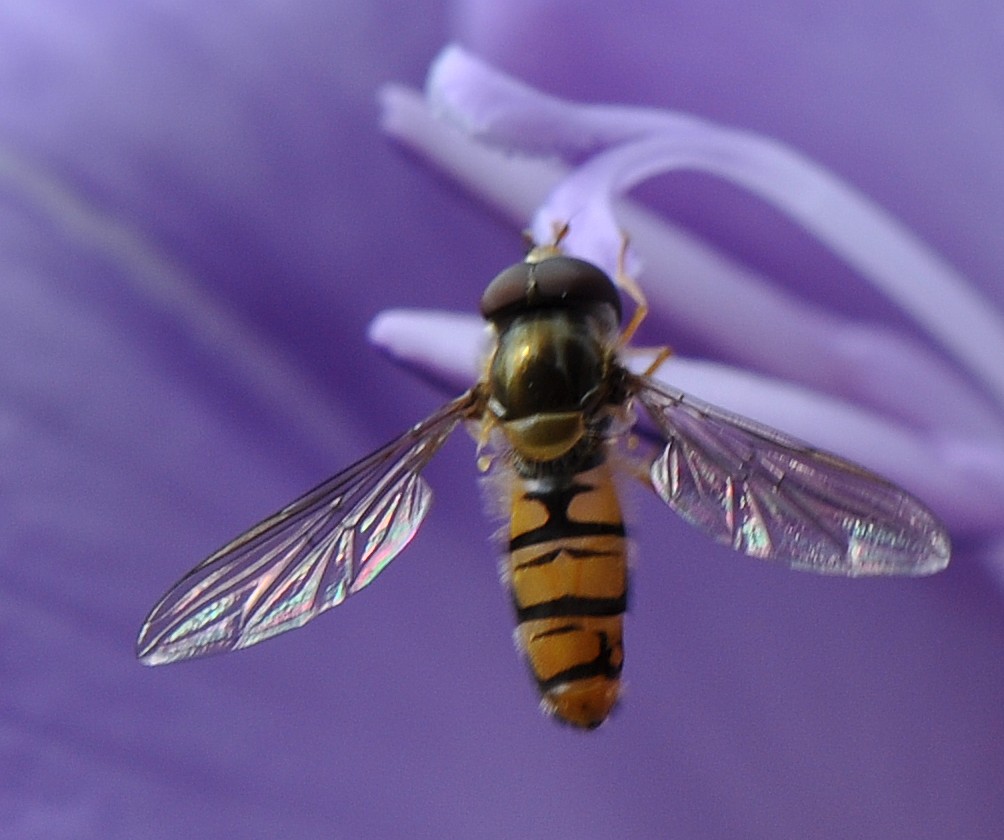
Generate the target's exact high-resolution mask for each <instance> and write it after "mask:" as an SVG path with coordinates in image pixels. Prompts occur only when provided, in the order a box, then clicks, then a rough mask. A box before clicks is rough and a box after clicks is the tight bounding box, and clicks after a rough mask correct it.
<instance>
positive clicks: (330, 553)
mask: <svg viewBox="0 0 1004 840" xmlns="http://www.w3.org/2000/svg"><path fill="white" fill-rule="evenodd" d="M478 399H479V398H478V396H477V394H476V392H475V391H473V390H472V391H469V392H467V393H466V394H464V395H463V396H461V397H459V398H458V399H456V400H454V401H453V402H451V403H449V404H448V405H446V406H444V407H443V408H442V409H440V410H439V411H438V412H436V413H435V414H433V415H432V416H431V417H429V418H428V419H427V420H424V421H423V422H421V423H419V424H418V425H416V426H414V427H413V428H411V429H410V430H408V431H407V432H406V433H405V434H403V435H401V437H399V438H397V439H396V440H394V441H392V442H391V443H389V444H388V445H387V446H384V447H383V448H382V449H378V450H377V451H376V452H374V453H372V454H371V455H368V456H367V457H366V458H363V459H362V460H361V461H359V462H358V463H356V464H353V465H352V466H351V467H349V468H348V469H346V470H344V471H343V472H340V473H339V474H338V475H336V476H334V477H333V478H330V479H328V480H327V481H326V482H324V483H323V484H321V485H320V486H319V487H316V488H315V489H313V490H311V491H310V492H309V493H307V494H306V495H304V496H303V497H301V498H300V499H297V500H296V501H295V502H293V503H292V504H291V505H289V506H288V507H285V508H283V509H282V510H280V511H279V512H278V513H276V514H275V515H273V516H271V517H269V518H268V519H266V520H265V521H264V522H262V523H260V524H259V525H256V526H255V527H254V528H252V529H251V530H250V531H248V532H247V533H245V534H243V535H241V536H240V537H238V538H237V539H235V540H234V541H233V542H231V543H229V544H227V545H225V546H224V547H223V548H221V549H220V550H219V551H217V552H216V553H215V554H213V555H212V556H210V557H208V558H207V559H206V560H204V561H203V562H202V563H200V564H199V565H198V566H196V567H195V568H194V569H192V571H191V572H189V573H188V574H187V575H186V576H185V577H183V578H182V579H181V580H180V581H178V582H177V583H176V584H175V585H174V586H173V587H172V588H171V589H170V590H169V591H168V592H167V594H166V595H164V597H163V598H162V599H161V600H160V603H158V604H157V606H155V607H154V608H153V610H152V611H151V612H150V615H149V616H148V617H147V619H146V621H145V622H144V624H143V627H142V629H141V630H140V634H139V639H138V640H137V643H136V651H137V655H138V656H139V658H140V659H141V660H142V661H143V662H145V663H146V664H148V665H160V664H162V663H165V662H173V661H175V660H178V659H188V658H191V657H195V656H204V655H206V654H210V653H219V652H222V651H227V650H234V649H236V648H243V647H248V646H249V645H253V644H257V643H258V642H260V641H262V640H264V639H267V638H269V637H270V636H274V635H276V634H277V633H284V632H286V631H287V630H292V629H293V628H296V627H300V626H302V625H303V624H306V623H307V622H308V621H310V620H311V619H312V618H314V617H315V616H317V615H319V614H320V613H322V612H324V611H325V610H327V609H330V608H331V607H334V606H336V605H337V604H340V603H341V602H342V601H343V600H345V598H347V597H348V596H349V595H351V594H353V593H355V592H358V591H359V590H360V589H362V588H363V587H364V586H366V585H367V584H369V583H370V582H371V581H372V580H373V579H374V578H375V577H376V576H377V574H379V572H380V571H381V570H382V569H383V568H384V567H385V566H386V565H387V564H388V563H389V562H390V561H391V560H392V559H393V558H394V556H395V555H396V554H397V553H398V552H400V551H401V549H403V548H404V547H405V546H406V545H407V544H408V542H409V541H410V540H411V538H412V537H413V536H414V535H415V532H416V531H417V530H418V527H419V525H420V524H421V523H422V520H423V519H424V518H425V514H426V513H427V511H428V508H429V503H430V501H431V497H432V494H431V491H430V490H429V487H428V485H427V484H426V482H425V481H424V480H423V479H422V478H421V477H420V475H419V473H420V471H421V470H422V468H423V467H424V466H425V465H426V464H427V463H428V462H429V459H431V458H432V456H433V455H435V453H436V452H437V451H438V450H439V448H440V446H442V444H443V443H444V441H445V440H446V438H447V437H448V436H449V435H450V433H451V432H452V431H453V430H454V429H455V428H456V426H457V424H458V423H459V422H460V421H461V420H463V419H464V418H466V417H468V416H470V415H471V414H472V412H473V411H474V410H475V409H476V408H477V404H478Z"/></svg>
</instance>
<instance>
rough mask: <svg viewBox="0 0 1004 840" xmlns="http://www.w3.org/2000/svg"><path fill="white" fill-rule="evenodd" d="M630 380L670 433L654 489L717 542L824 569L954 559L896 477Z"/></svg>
mask: <svg viewBox="0 0 1004 840" xmlns="http://www.w3.org/2000/svg"><path fill="white" fill-rule="evenodd" d="M631 385H632V388H633V389H634V391H635V396H636V399H637V400H638V401H639V402H640V403H641V404H642V405H643V406H644V407H645V409H646V410H647V411H648V413H649V414H650V415H651V417H652V420H653V421H654V422H655V424H656V426H657V427H658V428H659V430H660V431H661V432H662V434H663V436H664V437H665V439H666V441H667V443H666V446H665V448H664V449H663V450H662V451H661V453H660V454H659V456H658V457H657V458H656V459H655V461H654V462H653V464H652V468H651V480H652V484H653V486H654V488H655V491H656V492H657V493H658V494H659V495H660V496H661V497H662V499H663V501H665V502H666V504H668V505H669V506H670V507H671V508H673V509H674V510H675V511H676V512H677V513H679V514H680V515H681V516H682V517H683V518H684V519H686V520H687V521H689V522H691V523H692V524H694V525H696V526H697V527H698V528H700V529H701V530H703V531H706V532H707V533H708V534H710V535H711V536H712V537H714V538H715V539H716V540H718V541H719V542H723V543H725V544H727V545H730V546H732V547H733V548H735V549H737V550H738V551H742V552H745V553H746V554H750V555H752V556H754V557H762V558H764V559H768V560H775V561H778V562H781V563H785V564H787V565H788V566H791V567H792V568H795V569H804V570H808V571H813V572H821V573H824V574H836V575H926V574H931V573H933V572H937V571H940V570H941V569H943V568H945V566H946V565H948V560H949V556H950V554H951V546H950V542H949V538H948V534H947V533H946V532H945V529H944V527H943V526H942V525H941V523H940V522H938V520H937V519H936V518H935V517H934V515H933V514H932V513H931V512H930V511H929V510H928V509H927V508H926V507H924V505H923V504H921V503H920V502H919V501H918V500H917V499H915V498H914V497H913V496H911V495H910V494H909V493H907V492H906V491H904V490H902V489H900V488H899V487H897V486H896V485H894V484H891V483H890V482H888V481H886V480H885V479H883V478H881V477H879V476H877V475H875V474H874V473H871V472H868V471H867V470H865V469H864V468H863V467H859V466H857V465H856V464H853V463H851V462H850V461H845V460H843V459H842V458H838V457H837V456H835V455H831V454H829V453H826V452H820V451H819V450H817V449H813V448H811V447H810V446H807V445H806V444H804V443H802V442H801V441H799V440H796V439H794V438H791V437H788V436H787V435H784V434H782V433H781V432H778V431H775V430H774V429H771V428H769V427H768V426H763V425H760V424H759V423H755V422H753V421H752V420H748V419H746V418H744V417H740V416H739V415H736V414H731V413H730V412H727V411H724V410H722V409H720V408H716V407H715V406H712V405H709V404H707V403H704V402H701V401H700V400H696V399H694V398H692V397H690V396H688V395H687V394H684V393H683V392H681V391H676V390H673V389H672V388H668V387H666V386H664V385H662V384H660V383H656V382H654V381H653V380H651V379H647V378H644V377H632V380H631Z"/></svg>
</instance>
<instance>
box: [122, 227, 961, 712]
mask: <svg viewBox="0 0 1004 840" xmlns="http://www.w3.org/2000/svg"><path fill="white" fill-rule="evenodd" d="M561 236H562V233H561V232H559V233H558V235H557V236H556V237H555V241H554V244H553V245H545V246H536V247H533V248H531V250H530V251H529V253H528V255H527V257H526V258H525V260H523V261H522V262H520V263H517V264H516V265H513V266H510V267H509V268H507V269H506V270H505V271H503V272H502V273H501V274H499V275H498V276H497V277H495V279H494V280H492V282H491V283H490V284H489V285H488V287H487V289H486V290H485V292H484V295H483V296H482V298H481V312H482V314H483V315H484V317H485V319H486V320H487V321H488V324H489V326H490V329H491V332H492V336H493V339H494V344H493V347H492V349H491V351H490V353H489V355H488V358H487V361H486V366H485V371H484V374H483V376H482V378H481V380H480V381H479V382H477V383H476V384H475V385H474V386H473V387H472V388H471V389H470V390H468V391H467V392H466V393H464V394H462V395H461V396H459V397H457V398H456V399H454V400H453V401H452V402H450V403H448V404H447V405H445V406H444V407H443V408H441V409H440V410H439V411H437V412H435V413H434V414H433V415H432V416H430V417H428V418H427V419H425V420H423V421H422V422H421V423H418V424H417V425H415V426H413V427H412V428H411V429H409V430H408V431H407V432H405V433H404V434H403V435H401V436H400V437H399V438H397V439H396V440H394V441H391V442H390V443H389V444H387V445H386V446H384V447H383V448H381V449H378V450H377V451H376V452H373V453H372V454H370V455H368V456H366V457H365V458H363V459H362V460H361V461H359V462H357V463H356V464H354V465H352V466H351V467H349V468H348V469H346V470H344V471H343V472H340V473H338V474H337V475H335V476H334V477H333V478H330V479H329V480H328V481H326V482H324V483H323V484H321V485H320V486H318V487H316V488H315V489H313V490H311V491H310V492H309V493H307V494H306V495H304V496H303V497H302V498H300V499H297V500H296V501H295V502H293V503H292V504H290V505H289V506H288V507H285V508H283V509H282V510H280V511H279V512H278V513H276V514H275V515H273V516H271V517H269V518H268V519H266V520H265V521H264V522H261V523H260V524H258V525H256V526H255V527H253V528H252V529H251V530H249V531H248V532H247V533H245V534H242V535H241V536H239V537H237V538H236V539H235V540H233V541H232V542H230V543H228V544H227V545H225V546H223V548H221V549H220V550H219V551H217V552H215V553H214V554H212V555H211V556H210V557H208V558H207V559H206V560H204V561H203V562H202V563H201V564H199V565H198V566H196V567H195V568H194V569H193V570H192V571H191V572H189V573H188V574H187V575H186V576H185V577H183V578H182V579H181V580H180V581H178V583H176V584H175V585H174V586H173V587H172V588H171V589H170V590H169V591H168V592H167V594H165V595H164V597H163V598H162V599H161V600H160V602H159V603H158V604H157V605H156V606H155V607H154V608H153V610H152V611H151V612H150V615H149V616H148V617H147V619H146V621H145V623H144V624H143V627H142V629H141V631H140V634H139V639H138V641H137V654H138V656H139V658H140V659H141V660H142V661H143V662H145V663H146V664H149V665H159V664H162V663H165V662H173V661H175V660H180V659H187V658H190V657H196V656H203V655H205V654H210V653H217V652H221V651H227V650H234V649H237V648H243V647H248V646H249V645H253V644H257V643H258V642H260V641H263V640H264V639H267V638H269V637H271V636H275V635H276V634H278V633H284V632H286V631H287V630H292V629H293V628H296V627H299V626H301V625H303V624H305V623H306V622H308V621H310V620H311V619H313V618H314V617H316V616H317V615H319V614H320V613H322V612H324V611H325V610H327V609H329V608H330V607H334V606H336V605H337V604H340V603H341V602H342V601H343V600H345V598H347V597H348V596H350V595H352V594H354V593H355V592H358V591H359V590H360V589H362V588H363V587H364V586H366V585H367V584H369V583H370V582H371V581H372V580H373V579H374V578H375V577H376V576H377V574H379V572H380V571H381V570H382V569H383V568H384V567H385V566H386V565H387V564H388V563H389V562H390V561H391V560H392V559H393V558H394V557H395V556H396V555H397V554H398V553H399V552H400V551H401V550H402V549H403V548H404V547H405V546H406V545H407V544H408V542H409V541H410V540H411V538H412V537H413V536H414V535H415V533H416V531H417V530H418V527H419V525H420V524H421V523H422V520H423V519H424V518H425V515H426V513H427V512H428V509H429V504H430V501H431V491H430V490H429V487H428V485H427V484H426V482H425V481H424V480H423V479H422V478H421V475H420V474H421V472H422V469H423V468H424V467H425V465H426V464H427V463H428V462H429V460H430V459H431V458H432V457H433V456H434V455H435V454H436V452H437V451H438V450H439V448H440V447H441V446H442V445H443V443H444V441H445V440H446V439H447V437H449V435H450V433H451V432H453V431H454V429H456V427H457V426H458V425H460V424H461V423H462V422H465V421H466V422H467V423H469V424H470V425H472V426H474V432H475V436H476V438H477V439H478V441H479V453H484V452H485V451H491V452H492V453H493V454H492V455H491V456H490V457H489V456H486V455H484V454H482V455H481V457H480V458H479V464H481V465H482V466H485V465H486V464H487V463H489V462H490V463H491V464H492V466H493V468H494V470H495V471H496V474H497V475H501V476H502V478H503V481H501V482H498V483H499V484H500V486H502V487H504V491H503V492H504V493H505V495H506V499H505V500H504V503H505V507H506V508H507V509H508V512H509V517H508V518H509V527H508V546H507V552H506V554H507V557H506V573H505V577H506V579H507V582H508V585H509V589H510V593H511V595H512V599H513V604H514V607H515V612H516V623H517V631H516V638H517V643H518V646H519V648H520V649H521V650H522V652H523V654H524V656H525V658H526V660H527V662H528V664H529V667H530V670H531V672H532V674H533V676H534V678H535V680H536V682H537V685H538V688H539V691H540V695H541V702H542V706H543V707H544V709H545V710H546V711H548V712H549V713H551V714H553V715H555V716H556V717H557V718H558V719H560V720H562V721H564V722H566V723H569V724H572V725H574V726H577V727H582V728H593V727H596V726H598V725H599V724H600V723H602V722H603V721H604V720H605V719H606V718H607V716H608V715H609V714H610V711H611V709H612V708H613V707H614V705H615V703H616V702H617V698H618V694H619V691H620V674H621V668H622V664H623V658H624V655H623V644H622V625H623V614H624V611H625V609H626V603H627V551H626V538H625V529H624V523H623V518H622V516H621V510H620V504H619V502H618V495H617V492H616V490H615V487H614V482H613V476H612V468H611V460H612V459H611V457H610V456H611V450H612V447H614V446H615V445H617V444H618V443H622V442H624V441H625V440H627V439H629V438H631V439H633V436H632V435H631V434H630V432H631V428H632V421H633V415H634V410H635V409H636V408H640V410H642V411H644V412H645V414H647V415H648V417H649V419H650V420H651V421H652V423H653V424H654V426H655V428H656V429H657V430H658V433H659V437H660V439H661V443H660V445H659V446H658V447H657V451H656V452H655V453H654V457H650V458H648V459H646V460H645V461H644V463H643V466H644V467H645V481H646V483H647V484H649V485H650V486H651V488H652V489H653V490H654V491H655V492H656V493H657V494H658V495H659V497H661V498H662V500H663V501H664V502H665V503H666V504H667V505H669V507H671V508H672V509H673V510H675V511H676V512H677V513H678V514H680V515H681V516H682V517H683V518H684V519H686V520H687V521H689V522H690V523H692V524H693V525H696V526H697V527H698V528H700V529H701V530H703V531H705V532H706V533H708V534H709V535H710V536H711V537H713V538H714V539H716V540H718V541H719V542H723V543H726V544H728V545H730V546H732V547H733V548H734V549H736V550H738V551H742V552H745V553H746V554H749V555H752V556H754V557H762V558H764V559H768V560H774V561H779V562H781V563H785V564H787V565H789V566H790V567H792V568H795V569H805V570H809V571H815V572H821V573H825V574H838V575H848V576H853V575H899V574H901V575H923V574H930V573H932V572H936V571H939V570H941V569H943V568H944V567H945V566H946V565H947V563H948V559H949V554H950V545H949V539H948V535H947V534H946V532H945V530H944V528H943V526H942V525H941V524H940V523H939V522H938V521H937V519H935V517H934V516H933V515H932V514H931V512H930V511H928V510H927V508H925V507H924V505H923V504H921V503H920V502H919V501H918V500H917V499H915V498H914V497H913V496H911V495H909V494H908V493H906V492H905V491H903V490H901V489H900V488H898V487H896V486H895V485H893V484H891V483H889V482H887V481H886V480H884V479H883V478H880V477H879V476H877V475H875V474H873V473H871V472H868V471H867V470H865V469H863V468H862V467H859V466H857V465H855V464H852V463H850V462H849V461H845V460H843V459H842V458H839V457H837V456H835V455H831V454H828V453H826V452H821V451H819V450H817V449H813V448H811V447H809V446H807V445H805V444H804V443H802V442H800V441H798V440H795V439H794V438H791V437H788V436H787V435H784V434H782V433H780V432H778V431H775V430H773V429H771V428H768V427H766V426H763V425H760V424H759V423H755V422H753V421H752V420H747V419H745V418H743V417H740V416H738V415H735V414H732V413H730V412H728V411H724V410H722V409H720V408H716V407H714V406H712V405H709V404H707V403H704V402H701V401H699V400H696V399H694V398H692V397H690V396H688V395H686V394H684V393H682V392H680V391H677V390H674V389H673V388H670V387H668V386H666V385H663V384H661V383H660V382H657V381H655V380H654V379H652V378H651V377H650V375H647V374H646V375H637V374H633V373H631V372H629V371H628V369H627V368H626V367H625V366H624V365H623V364H622V362H621V351H622V350H623V349H624V347H625V346H626V344H627V341H628V340H629V339H630V337H631V336H632V334H633V333H634V331H635V330H636V328H637V326H638V324H639V323H640V322H641V320H642V318H644V316H645V312H646V311H647V307H646V306H645V303H644V297H643V296H642V295H641V292H640V290H639V289H638V288H637V286H636V285H634V282H633V281H632V280H631V279H630V278H629V277H627V275H626V273H625V272H624V271H623V270H622V269H620V270H618V272H617V280H618V284H615V283H614V282H613V281H612V280H611V279H610V277H609V276H608V275H607V274H606V273H605V272H603V271H602V270H600V269H599V268H597V267H596V266H594V265H592V264H590V263H588V262H585V261H583V260H579V259H575V258H573V257H570V256H566V255H564V254H562V253H561V251H560V249H559V243H560V239H561ZM619 288H620V289H621V290H623V291H625V292H627V293H628V294H629V295H630V296H631V297H632V298H633V299H634V301H635V304H636V307H635V312H634V316H633V318H632V319H631V321H630V322H629V323H628V324H627V326H626V327H625V328H624V329H623V330H621V329H620V324H621V318H622V308H621V298H620V293H619V290H618V289H619ZM666 352H668V351H666ZM656 364H658V362H657V363H656ZM655 366H656V365H653V368H652V369H650V370H649V372H648V373H649V374H651V373H652V372H653V369H654V367H655ZM488 447H491V450H489V449H488Z"/></svg>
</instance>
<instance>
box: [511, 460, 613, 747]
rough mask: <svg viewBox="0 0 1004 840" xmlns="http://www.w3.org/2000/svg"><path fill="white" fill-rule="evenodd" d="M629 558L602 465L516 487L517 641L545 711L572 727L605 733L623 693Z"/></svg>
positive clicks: (518, 483) (514, 583) (523, 482)
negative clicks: (605, 724)
mask: <svg viewBox="0 0 1004 840" xmlns="http://www.w3.org/2000/svg"><path fill="white" fill-rule="evenodd" d="M601 454H602V453H601ZM626 555H627V551H626V541H625V536H624V522H623V519H622V516H621V509H620V503H619V501H618V498H617V491H616V488H615V486H614V483H613V479H612V477H611V475H610V469H609V467H608V466H607V464H606V463H603V462H601V463H599V464H598V465H596V466H593V467H591V468H590V469H588V470H585V471H583V472H580V473H576V474H574V475H570V476H561V477H545V478H536V479H522V478H521V479H518V480H517V481H516V482H515V489H514V492H513V500H512V526H511V529H510V542H509V580H510V585H511V587H512V594H513V601H514V604H515V607H516V619H517V631H516V634H517V640H518V642H519V645H520V647H521V648H522V650H523V652H524V653H525V655H526V658H527V661H528V663H529V665H530V670H531V671H532V672H533V675H534V678H535V679H536V680H537V685H538V687H539V689H540V693H541V698H542V703H543V705H544V708H545V709H546V710H547V711H548V712H550V713H552V714H554V715H556V716H557V717H558V718H560V719H561V720H563V721H565V722H566V723H569V724H572V725H573V726H580V727H584V728H589V729H591V728H594V727H596V726H599V725H600V724H601V723H602V722H603V721H604V720H606V718H607V716H608V715H609V714H610V710H611V709H612V708H613V706H614V704H615V703H616V702H617V697H618V695H619V693H620V673H621V667H622V665H623V661H624V650H623V644H622V634H623V615H624V610H625V609H626V607H627V556H626Z"/></svg>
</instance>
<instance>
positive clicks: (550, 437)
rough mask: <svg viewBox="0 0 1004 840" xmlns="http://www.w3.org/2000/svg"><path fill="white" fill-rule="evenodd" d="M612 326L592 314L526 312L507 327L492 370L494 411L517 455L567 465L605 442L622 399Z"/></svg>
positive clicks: (551, 310) (579, 311)
mask: <svg viewBox="0 0 1004 840" xmlns="http://www.w3.org/2000/svg"><path fill="white" fill-rule="evenodd" d="M609 333H610V327H609V325H608V324H606V323H604V319H603V318H602V317H601V316H598V315H597V313H595V312H590V311H588V310H586V309H562V308H548V309H538V310H533V311H530V312H525V313H522V314H520V315H517V316H516V317H514V318H513V319H512V320H511V321H509V322H508V323H506V324H505V325H503V326H501V327H500V329H499V334H498V344H497V347H496V349H495V352H494V354H493V356H492V358H491V361H490V365H489V371H488V379H489V381H488V384H489V390H490V400H489V406H490V409H491V411H492V413H493V414H494V415H495V417H496V418H497V420H498V421H500V425H501V427H502V430H503V431H504V433H505V435H506V437H507V439H508V440H509V443H510V444H511V445H512V447H513V449H514V450H515V452H516V454H517V455H518V456H520V457H521V458H523V459H524V460H526V461H529V462H538V463H541V462H542V463H548V462H552V461H556V460H558V459H562V460H567V458H568V456H569V455H571V454H572V453H573V452H575V451H578V450H582V449H585V451H584V452H583V453H582V454H583V455H588V454H589V450H590V449H593V448H595V446H596V445H597V443H598V442H599V441H600V440H601V439H602V436H603V432H604V429H605V425H606V424H608V422H609V420H608V418H606V416H605V415H606V411H605V407H606V406H607V405H609V404H610V403H611V402H612V401H613V400H614V399H616V395H615V393H614V392H615V391H616V390H617V389H616V388H615V387H614V383H613V382H612V380H613V379H614V378H615V377H613V373H614V371H615V369H617V366H616V362H615V359H614V354H613V351H612V350H611V341H610V339H609Z"/></svg>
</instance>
